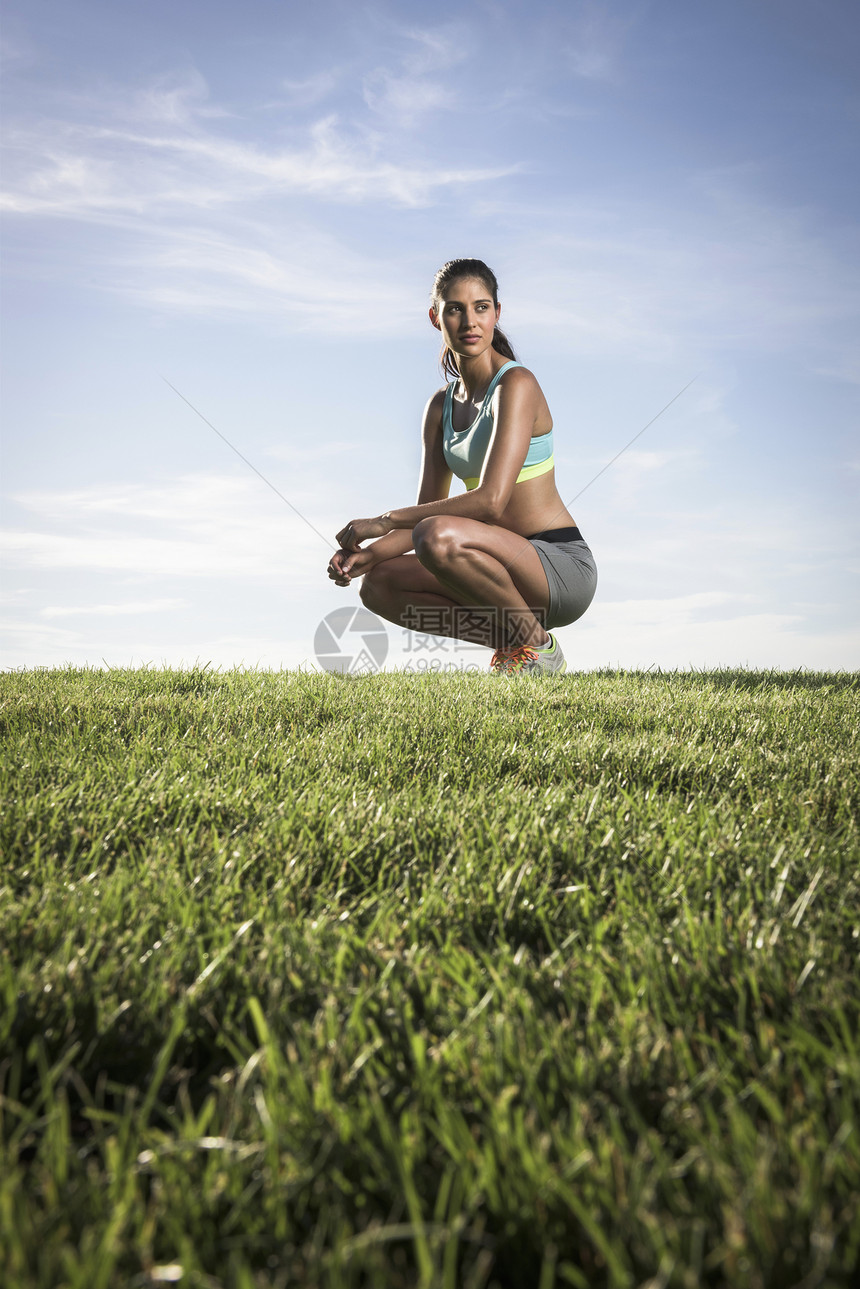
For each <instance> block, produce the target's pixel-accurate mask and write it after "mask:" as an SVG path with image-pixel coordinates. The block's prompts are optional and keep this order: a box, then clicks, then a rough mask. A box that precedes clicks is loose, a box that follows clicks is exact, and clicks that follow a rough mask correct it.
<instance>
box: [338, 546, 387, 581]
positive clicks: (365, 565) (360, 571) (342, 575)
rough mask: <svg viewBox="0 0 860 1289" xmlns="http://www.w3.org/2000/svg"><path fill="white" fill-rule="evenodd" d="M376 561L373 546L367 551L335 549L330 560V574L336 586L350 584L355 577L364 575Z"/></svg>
mask: <svg viewBox="0 0 860 1289" xmlns="http://www.w3.org/2000/svg"><path fill="white" fill-rule="evenodd" d="M375 563H376V561H375V559H374V557H373V548H372V547H370V548H369V549H368V550H366V551H347V550H339V551H335V553H334V554H333V555H332V557H331V559H330V560H329V562H328V575H329V577H330V578H331V580H332V581H333V582H334V583H335V585H336V586H349V584H350V582H351V581H352V579H353V578H354V577H363V576H364V574H365V573H366V572H367V571H368V569H370V568H372V567H373V565H374V564H375Z"/></svg>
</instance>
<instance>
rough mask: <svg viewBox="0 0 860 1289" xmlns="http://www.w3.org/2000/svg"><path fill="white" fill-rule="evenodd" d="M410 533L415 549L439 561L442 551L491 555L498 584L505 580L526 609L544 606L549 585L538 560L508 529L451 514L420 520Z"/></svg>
mask: <svg viewBox="0 0 860 1289" xmlns="http://www.w3.org/2000/svg"><path fill="white" fill-rule="evenodd" d="M413 532H414V533H415V536H416V550H419V548H420V547H421V546H423V545H426V546H427V547H429V548H430V549H431V550H433V548H434V547H435V548H436V549H437V550H438V552H439V555H440V556H441V557H442V559H443V560H444V555H445V552H446V551H455V552H456V553H457V554H463V553H468V551H470V550H471V551H478V552H480V553H482V554H484V555H490V556H492V558H493V559H495V560H496V561H497V563H498V564H499V565H500V566H501V569H500V572H501V573H502V582H503V583H504V581H505V580H506V578H509V579H510V581H511V582H512V583H513V585H514V587H515V589H516V591H517V593H518V594H519V595H520V596H521V597H522V598H523V600H524V601H525V602H526V604H527V605H528V606H529V607H530V608H533V609H536V608H542V609H546V608H547V607H548V605H549V584H548V582H547V577H546V573H545V571H544V567H543V564H542V562H541V558H540V556H539V555H538V553H537V551H536V550H535V548H534V546H532V544H531V542H529V541H527V540H526V538H525V537H520V535H519V533H512V532H511V530H510V529H509V528H501V527H499V525H497V524H486V523H482V522H481V521H480V520H477V519H461V518H458V517H457V516H455V515H437V516H434V517H433V518H432V519H423V520H422V521H421V523H420V524H418V525H417V526H416V528H415V529H414V530H413ZM404 558H409V557H408V556H406V557H404ZM419 562H420V561H419ZM426 571H428V572H429V570H426ZM505 575H506V577H505ZM431 576H432V574H431ZM442 594H445V595H449V596H450V595H451V594H452V593H451V591H446V590H443V591H442Z"/></svg>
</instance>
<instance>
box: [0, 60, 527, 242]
mask: <svg viewBox="0 0 860 1289" xmlns="http://www.w3.org/2000/svg"><path fill="white" fill-rule="evenodd" d="M226 115H228V114H227V113H224V112H222V111H220V110H219V109H218V108H216V107H213V106H212V105H211V104H210V103H209V102H208V99H207V98H206V91H205V86H204V85H203V84H202V82H201V79H200V77H199V76H197V75H195V76H193V77H192V78H191V81H190V83H189V84H187V85H184V86H183V85H175V86H172V87H170V88H164V87H163V86H157V87H154V88H153V89H151V90H150V91H147V92H142V93H140V94H138V95H137V96H136V97H135V99H134V100H133V104H132V107H131V108H129V106H128V104H127V103H122V104H112V103H110V102H104V103H102V104H101V105H100V106H99V108H98V109H97V110H92V109H91V110H90V111H84V110H83V107H82V108H81V110H80V113H79V119H77V120H74V119H72V118H71V117H67V118H66V119H65V120H60V119H56V118H54V119H48V118H45V119H42V120H38V119H37V120H30V121H29V122H26V123H23V122H22V123H20V124H17V125H16V124H15V123H14V122H9V123H8V126H7V132H6V138H7V150H8V154H9V159H8V161H7V166H6V171H7V173H6V183H5V188H6V191H5V194H4V196H3V198H2V206H3V208H4V209H6V210H8V211H11V212H13V213H17V214H39V215H64V216H70V215H74V216H76V217H77V218H87V217H91V218H96V217H100V218H102V219H104V218H105V217H106V216H108V215H109V214H110V213H111V212H119V213H121V212H137V213H139V214H140V213H144V212H145V213H147V214H149V215H153V216H154V215H163V214H165V213H170V212H171V211H174V212H175V211H176V210H177V209H181V208H186V209H190V210H198V211H199V210H203V209H208V208H211V207H213V206H234V207H235V206H239V205H246V204H247V203H249V202H260V201H265V200H269V199H271V198H276V197H285V196H289V195H291V194H292V195H300V196H301V195H304V196H312V197H316V198H319V199H321V200H325V201H329V202H342V203H347V204H350V203H367V202H370V203H373V204H380V203H384V202H389V201H393V202H396V203H397V204H399V205H402V206H406V207H410V206H424V205H428V204H430V203H431V202H432V201H434V200H435V199H436V197H437V195H438V194H439V193H440V192H444V191H445V190H447V189H450V188H452V187H454V188H457V187H464V186H470V185H474V184H478V183H487V182H488V181H490V180H493V179H497V178H499V177H501V176H503V175H505V174H509V173H511V172H512V170H513V169H515V167H510V166H502V167H499V166H487V165H478V166H451V165H445V164H443V165H441V166H440V165H439V164H437V163H436V161H435V160H430V159H428V160H427V161H426V162H425V163H424V164H422V163H420V162H418V161H415V160H414V159H413V160H410V161H408V162H402V161H397V160H394V159H392V158H391V157H390V156H388V155H386V153H385V151H384V149H383V148H382V146H381V140H380V139H379V137H378V135H377V134H375V133H373V132H369V131H364V130H361V129H360V128H355V127H354V126H353V127H346V126H345V125H344V124H343V122H342V121H341V120H340V118H339V117H338V116H337V115H336V114H329V115H327V116H325V117H322V118H321V119H319V120H317V121H315V122H314V123H313V124H312V125H311V126H310V127H309V128H307V129H304V128H303V129H302V131H301V133H302V134H303V138H302V139H301V140H300V141H299V142H298V144H297V146H293V147H283V146H277V145H276V144H274V143H268V144H264V143H249V142H247V141H245V140H244V139H242V138H240V137H237V136H235V135H234V136H231V135H230V134H229V133H227V132H226V131H225V130H224V129H222V130H220V131H217V130H216V129H215V128H214V127H213V126H212V124H211V118H213V117H221V116H226ZM90 117H95V118H96V119H95V120H91V119H89V118H90ZM106 122H107V123H106Z"/></svg>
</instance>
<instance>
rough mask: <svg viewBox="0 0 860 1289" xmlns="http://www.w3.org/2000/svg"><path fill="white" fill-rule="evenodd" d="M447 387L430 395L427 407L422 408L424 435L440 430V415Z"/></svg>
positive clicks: (443, 407)
mask: <svg viewBox="0 0 860 1289" xmlns="http://www.w3.org/2000/svg"><path fill="white" fill-rule="evenodd" d="M446 392H447V386H445V385H443V386H442V388H441V389H437V390H436V392H435V394H431V395H430V398H429V399H428V400H427V406H426V407H425V408H424V432H425V434H426V433H428V431H429V432H432V431H434V430H436V431H438V430H441V428H442V413H443V411H444V409H445V394H446Z"/></svg>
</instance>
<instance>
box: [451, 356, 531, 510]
mask: <svg viewBox="0 0 860 1289" xmlns="http://www.w3.org/2000/svg"><path fill="white" fill-rule="evenodd" d="M512 367H522V363H515V362H508V363H505V365H504V367H500V368H499V370H498V371H497V372H496V374H495V376H494V377H493V379H492V380H491V381H490V383H489V385H488V386H487V392H486V394H485V395H484V399H483V402H482V403H481V410H480V411H479V412H478V415H477V416H476V417H475V419H474V421H473V422H472V424H471V425H470V426H469V427H468V428H467V429H465V430H455V429H454V424H453V420H452V412H453V407H454V389H455V387H456V385H457V381H456V380H453V381H452V382H451V384H450V385H449V386H448V388H447V389H446V390H445V404H444V407H443V408H442V451H443V453H444V455H445V463H446V465H447V466H448V469H449V470H450V471H451V472H452V473H453V474H455V475H456V476H457V478H458V479H462V480H463V482H464V483H465V485H466V488H467V489H468V491H469V492H471V491H472V489H473V488H477V486H478V484H479V483H480V482H481V477H480V476H481V470H482V468H483V465H484V457H485V456H486V455H487V448H488V447H489V443H490V435H491V434H492V433H493V413H492V409H491V407H490V403H491V401H492V397H493V392H494V391H495V388H496V386H497V385H498V383H499V380H500V378H501V377H502V376H503V375H504V373H505V372H506V371H510V369H511V368H512ZM553 465H554V460H553V446H552V430H550V431H549V433H548V434H538V435H533V436H532V441H531V443H530V444H529V450H528V452H527V453H526V459H525V461H524V462H523V468H522V470H520V472H519V474H518V475H517V477H516V480H515V482H516V483H523V482H524V481H525V480H526V479H534V478H535V477H536V476H537V475H539V474H546V472H547V471H548V470H552V468H553Z"/></svg>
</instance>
